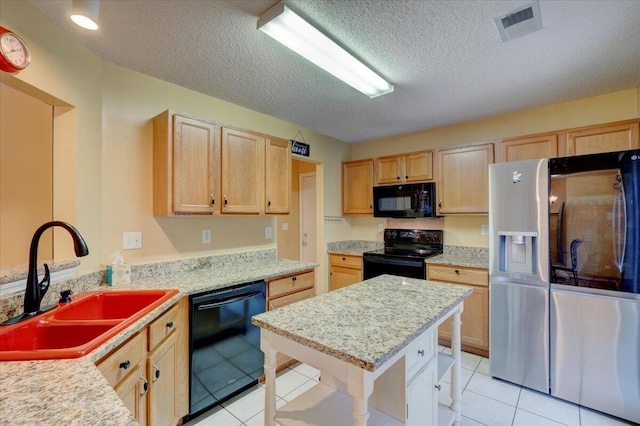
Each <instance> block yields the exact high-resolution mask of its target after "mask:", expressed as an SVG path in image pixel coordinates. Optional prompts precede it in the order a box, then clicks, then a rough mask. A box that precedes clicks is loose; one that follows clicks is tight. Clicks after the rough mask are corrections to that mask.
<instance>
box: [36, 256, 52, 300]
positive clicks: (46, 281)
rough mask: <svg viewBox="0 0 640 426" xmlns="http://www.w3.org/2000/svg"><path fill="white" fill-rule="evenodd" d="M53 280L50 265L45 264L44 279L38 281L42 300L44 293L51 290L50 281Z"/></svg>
mask: <svg viewBox="0 0 640 426" xmlns="http://www.w3.org/2000/svg"><path fill="white" fill-rule="evenodd" d="M50 281H51V275H50V274H49V265H47V264H46V263H45V264H44V277H43V278H42V281H40V282H39V283H38V287H40V300H42V298H43V297H44V294H45V293H46V292H47V290H49V282H50Z"/></svg>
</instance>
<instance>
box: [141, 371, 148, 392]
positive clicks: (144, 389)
mask: <svg viewBox="0 0 640 426" xmlns="http://www.w3.org/2000/svg"><path fill="white" fill-rule="evenodd" d="M140 380H142V381H143V382H144V383H143V384H142V392H140V395H144V394H145V393H147V391H148V390H149V382H148V381H147V379H145V377H144V376H143V375H142V373H140Z"/></svg>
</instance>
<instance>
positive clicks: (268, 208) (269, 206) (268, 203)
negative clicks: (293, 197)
mask: <svg viewBox="0 0 640 426" xmlns="http://www.w3.org/2000/svg"><path fill="white" fill-rule="evenodd" d="M267 210H271V200H267Z"/></svg>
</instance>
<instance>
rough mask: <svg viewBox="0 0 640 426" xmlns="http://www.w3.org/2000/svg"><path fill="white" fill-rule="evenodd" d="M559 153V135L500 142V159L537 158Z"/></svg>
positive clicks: (504, 160) (551, 156)
mask: <svg viewBox="0 0 640 426" xmlns="http://www.w3.org/2000/svg"><path fill="white" fill-rule="evenodd" d="M558 156H562V154H560V155H559V153H558V135H557V134H546V135H535V136H525V137H517V138H510V139H505V140H503V141H501V142H500V161H501V162H509V161H521V160H535V159H539V158H556V157H558Z"/></svg>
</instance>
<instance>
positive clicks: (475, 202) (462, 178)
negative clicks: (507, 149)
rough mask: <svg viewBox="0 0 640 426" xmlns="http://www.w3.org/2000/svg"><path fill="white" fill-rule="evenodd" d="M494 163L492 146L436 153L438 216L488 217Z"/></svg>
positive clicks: (478, 146) (453, 149)
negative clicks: (490, 181) (480, 214)
mask: <svg viewBox="0 0 640 426" xmlns="http://www.w3.org/2000/svg"><path fill="white" fill-rule="evenodd" d="M493 161H494V153H493V144H484V145H473V146H468V147H463V148H452V149H443V150H440V151H438V186H437V191H438V199H439V201H438V213H439V214H442V215H446V214H469V213H485V214H486V213H488V212H489V164H491V163H493Z"/></svg>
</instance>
